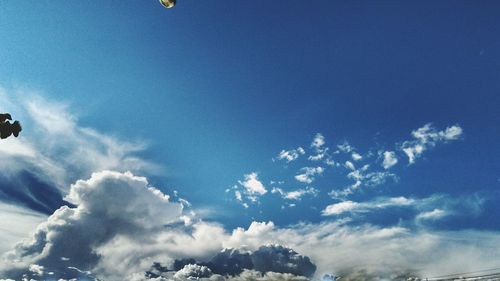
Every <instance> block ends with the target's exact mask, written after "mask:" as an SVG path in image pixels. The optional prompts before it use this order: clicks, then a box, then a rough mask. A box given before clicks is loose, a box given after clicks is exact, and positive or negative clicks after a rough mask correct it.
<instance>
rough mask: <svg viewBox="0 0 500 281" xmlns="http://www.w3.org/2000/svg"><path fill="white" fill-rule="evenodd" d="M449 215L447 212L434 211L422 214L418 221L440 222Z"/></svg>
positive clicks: (418, 216)
mask: <svg viewBox="0 0 500 281" xmlns="http://www.w3.org/2000/svg"><path fill="white" fill-rule="evenodd" d="M447 215H449V213H448V212H447V211H444V210H441V209H434V210H432V211H427V212H422V213H420V214H418V215H417V217H416V219H417V220H438V219H441V218H443V217H445V216H447Z"/></svg>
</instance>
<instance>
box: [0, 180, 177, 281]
mask: <svg viewBox="0 0 500 281" xmlns="http://www.w3.org/2000/svg"><path fill="white" fill-rule="evenodd" d="M66 199H67V200H68V201H69V202H71V203H73V204H75V206H76V207H74V208H71V207H67V206H63V207H61V208H60V209H58V210H57V211H56V212H54V214H53V215H51V216H50V217H49V218H48V219H47V221H46V222H44V223H42V224H40V225H39V226H38V227H37V229H36V231H35V233H34V234H33V236H32V237H31V239H29V240H26V241H25V242H23V243H20V244H18V245H17V246H16V248H15V249H14V251H12V252H10V253H8V255H7V256H6V257H5V258H6V260H5V261H6V263H5V266H4V267H3V268H2V267H0V270H2V269H3V270H5V271H4V273H5V274H6V275H7V276H8V275H11V274H12V275H16V274H17V273H16V270H12V268H16V267H19V268H21V269H22V268H23V267H26V266H27V265H30V264H37V265H40V266H43V267H46V268H50V269H52V270H54V269H55V270H57V271H62V272H65V271H66V269H67V268H68V266H72V267H74V268H78V269H88V268H93V267H94V266H95V265H97V264H98V262H99V261H100V255H99V254H98V253H97V251H96V249H97V248H98V247H100V246H102V245H104V244H106V243H108V242H110V241H111V240H112V239H114V238H116V237H118V236H124V237H127V236H132V237H136V236H139V237H140V236H141V234H147V233H151V232H153V231H158V230H159V229H161V228H162V227H163V226H164V225H166V224H170V223H173V222H177V221H179V217H180V214H181V210H182V207H181V205H180V204H176V203H170V202H169V200H168V196H166V195H164V194H163V193H161V192H160V191H159V190H157V189H155V188H153V187H150V186H149V185H148V182H147V181H146V179H145V178H142V177H136V176H133V175H132V174H131V173H119V172H111V171H104V172H99V173H94V174H93V175H92V177H91V178H90V179H88V180H79V181H77V182H76V183H75V184H73V185H72V186H71V190H70V192H69V195H68V196H67V198H66ZM63 260H66V261H67V262H63ZM9 265H10V266H9ZM62 277H68V276H62ZM70 277H71V276H70Z"/></svg>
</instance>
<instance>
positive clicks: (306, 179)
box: [295, 167, 325, 183]
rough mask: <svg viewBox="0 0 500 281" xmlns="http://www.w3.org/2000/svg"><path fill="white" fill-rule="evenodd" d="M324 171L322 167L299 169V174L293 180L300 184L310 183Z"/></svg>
mask: <svg viewBox="0 0 500 281" xmlns="http://www.w3.org/2000/svg"><path fill="white" fill-rule="evenodd" d="M324 171H325V169H324V168H323V167H304V168H302V169H300V172H301V174H298V175H296V176H295V179H296V180H297V181H299V182H302V183H312V182H313V181H314V179H315V177H316V176H317V175H321V174H322V173H323V172H324Z"/></svg>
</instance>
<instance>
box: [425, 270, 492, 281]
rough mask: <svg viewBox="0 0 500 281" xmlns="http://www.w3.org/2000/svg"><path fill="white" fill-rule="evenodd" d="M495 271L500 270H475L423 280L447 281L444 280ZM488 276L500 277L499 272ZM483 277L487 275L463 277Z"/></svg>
mask: <svg viewBox="0 0 500 281" xmlns="http://www.w3.org/2000/svg"><path fill="white" fill-rule="evenodd" d="M495 270H500V267H497V268H490V269H483V270H476V271H470V272H463V273H455V274H447V275H441V276H434V277H429V278H425V279H426V280H447V279H444V278H446V277H461V276H464V275H470V274H475V273H481V272H488V271H495ZM488 275H499V276H500V272H498V273H492V274H488ZM483 276H487V275H479V276H471V277H465V276H464V278H479V277H483Z"/></svg>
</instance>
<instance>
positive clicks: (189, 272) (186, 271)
mask: <svg viewBox="0 0 500 281" xmlns="http://www.w3.org/2000/svg"><path fill="white" fill-rule="evenodd" d="M211 275H212V271H211V270H210V268H208V267H206V266H202V265H197V264H187V265H185V266H184V267H183V268H182V269H181V270H179V271H177V272H176V273H175V274H174V277H175V278H178V279H191V278H192V279H199V278H206V277H210V276H211Z"/></svg>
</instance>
